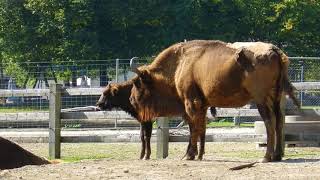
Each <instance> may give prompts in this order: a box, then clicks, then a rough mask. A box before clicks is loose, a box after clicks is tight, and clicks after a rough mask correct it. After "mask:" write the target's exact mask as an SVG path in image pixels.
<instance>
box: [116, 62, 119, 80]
mask: <svg viewBox="0 0 320 180" xmlns="http://www.w3.org/2000/svg"><path fill="white" fill-rule="evenodd" d="M118 75H119V59H116V83H118Z"/></svg>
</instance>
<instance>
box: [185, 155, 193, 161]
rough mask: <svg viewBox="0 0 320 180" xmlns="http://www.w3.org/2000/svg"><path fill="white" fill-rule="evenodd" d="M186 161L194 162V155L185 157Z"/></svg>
mask: <svg viewBox="0 0 320 180" xmlns="http://www.w3.org/2000/svg"><path fill="white" fill-rule="evenodd" d="M186 159H187V160H194V159H195V156H194V155H187V158H186Z"/></svg>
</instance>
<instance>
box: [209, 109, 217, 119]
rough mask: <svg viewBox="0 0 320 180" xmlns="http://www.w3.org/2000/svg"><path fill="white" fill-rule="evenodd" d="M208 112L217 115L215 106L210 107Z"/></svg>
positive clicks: (213, 115)
mask: <svg viewBox="0 0 320 180" xmlns="http://www.w3.org/2000/svg"><path fill="white" fill-rule="evenodd" d="M210 113H211V115H212V117H216V115H217V110H216V108H215V107H210Z"/></svg>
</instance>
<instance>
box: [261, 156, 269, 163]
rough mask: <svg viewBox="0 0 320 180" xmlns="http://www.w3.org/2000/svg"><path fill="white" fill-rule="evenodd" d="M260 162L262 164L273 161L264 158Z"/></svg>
mask: <svg viewBox="0 0 320 180" xmlns="http://www.w3.org/2000/svg"><path fill="white" fill-rule="evenodd" d="M260 162H261V163H267V162H271V159H270V158H266V157H264V158H262V159H261V160H260Z"/></svg>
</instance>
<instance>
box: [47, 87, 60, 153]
mask: <svg viewBox="0 0 320 180" xmlns="http://www.w3.org/2000/svg"><path fill="white" fill-rule="evenodd" d="M49 88H50V95H49V157H50V159H60V157H61V151H60V150H61V119H60V114H61V89H62V85H61V84H50V87H49Z"/></svg>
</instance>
